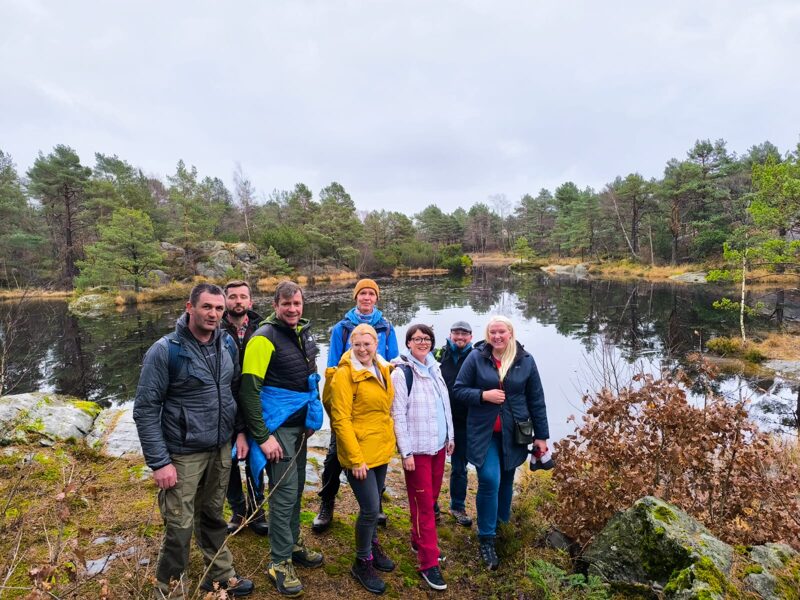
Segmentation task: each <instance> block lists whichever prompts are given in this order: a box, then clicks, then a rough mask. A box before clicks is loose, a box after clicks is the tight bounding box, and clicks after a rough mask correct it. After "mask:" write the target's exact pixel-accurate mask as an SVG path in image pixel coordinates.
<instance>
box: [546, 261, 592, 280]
mask: <svg viewBox="0 0 800 600" xmlns="http://www.w3.org/2000/svg"><path fill="white" fill-rule="evenodd" d="M542 271H544V272H546V273H548V274H550V275H571V276H572V277H575V278H577V279H586V278H587V277H588V276H589V269H588V267H587V265H586V263H578V264H577V265H547V266H545V267H542Z"/></svg>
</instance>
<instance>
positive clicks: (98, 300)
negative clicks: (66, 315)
mask: <svg viewBox="0 0 800 600" xmlns="http://www.w3.org/2000/svg"><path fill="white" fill-rule="evenodd" d="M114 300H115V296H114V295H111V294H84V295H83V296H78V297H77V298H76V299H75V300H73V301H72V302H70V303H69V312H71V313H72V314H74V315H77V316H79V317H100V316H103V315H106V314H108V313H111V312H114V311H115V310H116V308H117V305H116V303H115V301H114Z"/></svg>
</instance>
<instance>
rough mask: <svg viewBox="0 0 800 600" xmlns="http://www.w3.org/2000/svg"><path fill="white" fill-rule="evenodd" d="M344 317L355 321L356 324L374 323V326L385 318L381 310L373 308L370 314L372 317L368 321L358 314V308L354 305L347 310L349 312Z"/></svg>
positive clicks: (352, 321)
mask: <svg viewBox="0 0 800 600" xmlns="http://www.w3.org/2000/svg"><path fill="white" fill-rule="evenodd" d="M344 318H345V319H347V320H348V321H350V322H351V323H353V324H354V325H360V324H361V323H366V324H367V325H372V326H373V327H375V325H377V323H378V321H380V320H381V319H382V318H383V313H382V312H381V311H379V310H378V309H377V308H373V309H372V314H371V315H370V319H369V320H368V321H365V320H363V319H360V318H359V317H358V315H357V314H356V309H355V307H353V308H351V309H350V310H348V311H347V314H346V315H345V316H344Z"/></svg>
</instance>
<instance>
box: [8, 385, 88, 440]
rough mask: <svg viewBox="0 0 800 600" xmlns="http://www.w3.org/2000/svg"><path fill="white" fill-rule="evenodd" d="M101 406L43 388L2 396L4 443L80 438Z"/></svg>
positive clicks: (84, 434)
mask: <svg viewBox="0 0 800 600" xmlns="http://www.w3.org/2000/svg"><path fill="white" fill-rule="evenodd" d="M99 411H100V407H99V406H97V405H96V404H95V403H94V402H87V401H83V400H78V399H76V398H69V397H64V396H58V395H48V394H44V393H43V392H30V393H27V394H15V395H11V396H3V397H2V398H0V425H1V428H0V429H1V430H2V438H3V441H4V442H5V443H15V442H23V443H24V442H30V441H34V440H37V439H38V440H39V442H40V443H50V442H52V441H65V440H80V439H83V438H84V437H85V436H86V435H87V433H88V432H89V431H90V430H91V428H92V425H93V423H94V419H95V416H96V415H97V414H98V413H99Z"/></svg>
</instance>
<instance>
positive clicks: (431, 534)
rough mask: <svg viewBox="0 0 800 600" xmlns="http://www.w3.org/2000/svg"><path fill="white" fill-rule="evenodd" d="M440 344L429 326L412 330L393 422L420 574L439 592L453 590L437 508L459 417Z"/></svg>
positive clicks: (396, 379)
mask: <svg viewBox="0 0 800 600" xmlns="http://www.w3.org/2000/svg"><path fill="white" fill-rule="evenodd" d="M435 343H436V339H435V337H434V335H433V330H432V329H431V328H430V327H428V326H427V325H411V326H410V327H409V328H408V331H407V332H406V352H405V353H404V354H403V355H402V356H400V357H398V358H396V359H395V360H393V361H392V363H393V364H394V365H395V370H394V371H393V372H392V385H393V386H394V402H393V403H392V418H393V419H394V432H395V437H396V438H397V447H398V449H399V450H400V456H401V457H402V459H403V473H404V474H405V479H406V491H407V492H408V504H409V510H410V512H411V545H412V548H414V550H416V552H417V558H418V560H419V571H420V575H421V576H422V578H423V579H424V580H425V582H426V583H427V584H428V585H429V586H430V587H431V588H432V589H435V590H444V589H447V584H446V583H445V581H444V579H443V578H442V573H441V570H440V569H439V540H438V536H437V533H436V521H435V518H434V513H433V505H434V503H435V502H436V501H437V499H438V498H439V491H440V490H441V487H442V476H443V474H444V462H445V456H446V455H447V456H449V455H450V454H452V452H453V417H452V415H451V414H450V400H449V398H448V395H447V385H446V384H445V382H444V379H443V378H442V373H441V371H440V370H439V363H438V362H437V361H436V359H435V358H434V357H433V354H432V353H431V350H432V349H433V348H434V345H435Z"/></svg>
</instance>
